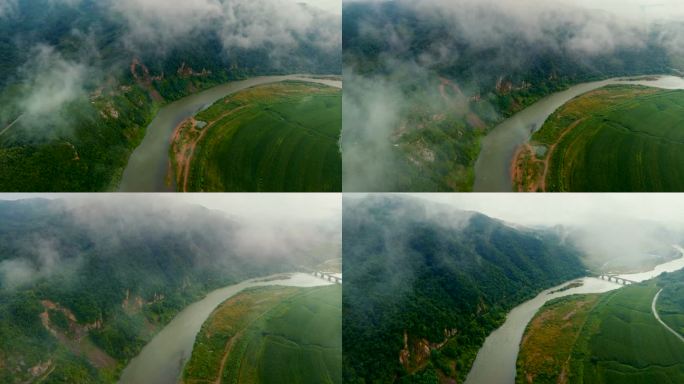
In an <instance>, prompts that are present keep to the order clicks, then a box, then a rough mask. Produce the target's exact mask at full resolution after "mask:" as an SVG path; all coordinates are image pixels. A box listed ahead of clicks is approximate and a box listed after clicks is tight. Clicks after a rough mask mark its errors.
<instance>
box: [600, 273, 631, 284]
mask: <svg viewBox="0 0 684 384" xmlns="http://www.w3.org/2000/svg"><path fill="white" fill-rule="evenodd" d="M598 278H599V279H601V280H608V281H612V282H614V283H617V284H622V285H630V284H636V283H638V282H637V281H634V280H629V279H625V278H624V277H620V276H618V275H609V274H605V273H604V274H602V275H599V277H598Z"/></svg>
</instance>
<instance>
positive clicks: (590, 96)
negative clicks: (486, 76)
mask: <svg viewBox="0 0 684 384" xmlns="http://www.w3.org/2000/svg"><path fill="white" fill-rule="evenodd" d="M683 113H684V92H682V91H665V90H657V89H653V88H646V87H640V86H610V87H605V88H602V89H599V90H596V91H593V92H589V93H587V94H585V95H583V96H580V97H578V98H576V99H574V100H572V101H570V102H569V103H567V104H566V105H564V106H563V107H561V108H560V109H559V110H558V111H556V112H555V113H554V114H553V115H551V117H549V119H548V120H547V121H546V123H545V124H544V126H543V127H542V129H541V130H539V131H538V132H537V133H535V134H534V135H533V136H532V140H531V142H530V143H529V144H528V145H526V146H525V147H524V148H522V149H521V150H520V151H519V153H518V156H517V159H516V160H515V162H516V168H517V169H516V172H515V176H514V183H515V188H516V189H518V190H525V191H536V190H540V191H582V192H590V191H601V192H606V191H618V192H632V191H634V192H674V191H682V190H684V169H683V168H682V167H679V166H677V164H684V130H682V129H681V127H682V123H683V122H684V119H682V117H681V116H682V114H683Z"/></svg>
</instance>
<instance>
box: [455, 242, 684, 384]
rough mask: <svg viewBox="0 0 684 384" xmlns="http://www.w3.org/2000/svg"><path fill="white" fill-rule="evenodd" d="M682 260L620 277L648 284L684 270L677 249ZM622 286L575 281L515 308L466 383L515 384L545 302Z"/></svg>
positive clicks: (594, 280)
mask: <svg viewBox="0 0 684 384" xmlns="http://www.w3.org/2000/svg"><path fill="white" fill-rule="evenodd" d="M676 248H677V249H678V250H679V251H680V252H681V253H682V257H681V258H679V259H676V260H673V261H670V262H667V263H664V264H660V265H658V266H657V267H655V268H654V269H653V270H651V271H648V272H642V273H633V274H625V275H619V276H620V277H624V278H625V279H628V280H632V281H637V282H641V281H645V280H648V279H652V278H654V277H656V276H658V275H660V274H661V273H663V272H673V271H678V270H680V269H682V268H684V249H682V248H681V247H676ZM578 280H581V281H582V282H583V283H584V284H583V285H582V286H581V287H577V288H572V289H568V290H566V291H563V292H556V293H552V294H550V292H552V291H555V290H557V289H559V288H561V287H564V286H565V285H567V284H569V283H571V282H573V281H578ZM621 287H623V286H622V285H619V284H617V283H612V282H609V281H606V280H601V279H598V278H593V277H585V278H582V279H575V280H571V281H568V282H566V283H563V284H561V285H559V286H557V287H553V288H550V289H547V290H546V291H544V292H542V293H540V294H539V295H537V297H535V298H534V299H532V300H529V301H526V302H524V303H523V304H521V305H519V306H517V307H515V308H513V309H512V310H511V311H510V312H509V313H508V315H507V316H506V321H505V322H504V324H503V325H502V326H501V327H499V328H498V329H497V330H495V331H494V332H492V333H491V334H490V335H489V336H488V337H487V339H486V340H485V342H484V344H483V345H482V348H480V351H479V352H478V353H477V357H476V358H475V362H474V363H473V367H472V368H471V369H470V372H469V373H468V377H467V378H466V384H482V383H487V384H512V383H515V374H516V366H515V363H516V361H517V359H518V351H519V349H520V341H521V340H522V337H523V334H524V333H525V328H526V327H527V324H528V323H529V322H530V321H531V320H532V318H533V317H534V315H535V314H536V313H537V311H538V310H539V308H541V307H542V306H543V305H544V303H546V302H547V301H549V300H551V299H555V298H558V297H563V296H568V295H574V294H582V293H603V292H608V291H612V290H614V289H618V288H621Z"/></svg>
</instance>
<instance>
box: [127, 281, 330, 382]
mask: <svg viewBox="0 0 684 384" xmlns="http://www.w3.org/2000/svg"><path fill="white" fill-rule="evenodd" d="M329 284H331V283H330V282H328V281H327V280H324V279H322V278H319V277H315V276H313V275H309V274H304V273H294V274H291V275H290V278H289V279H283V278H280V279H276V280H271V279H270V278H268V277H266V278H258V279H252V280H247V281H243V282H242V283H239V284H235V285H231V286H228V287H224V288H220V289H217V290H215V291H212V292H211V293H209V294H208V295H207V296H206V297H205V298H204V299H202V300H200V301H197V302H195V303H193V304H191V305H189V306H188V307H187V308H185V309H184V310H182V311H181V312H180V313H179V314H178V315H176V317H174V319H173V320H171V322H170V323H169V324H168V325H167V326H166V327H164V329H162V330H161V332H159V333H158V334H157V335H156V336H155V337H154V338H153V339H152V340H151V341H150V342H149V343H147V345H145V347H144V348H143V349H142V351H141V352H140V354H139V355H138V356H136V357H135V358H134V359H133V360H131V361H130V363H129V364H128V366H126V368H125V369H124V371H123V372H122V374H121V378H120V381H119V382H120V383H126V384H173V383H176V382H178V379H179V378H180V374H181V370H182V368H183V365H184V364H185V362H186V361H187V360H188V359H189V358H190V356H191V355H192V347H193V344H194V343H195V336H196V335H197V333H198V332H199V330H200V328H201V327H202V324H203V323H204V321H205V320H206V319H207V318H208V317H209V315H210V314H211V313H212V312H213V311H214V309H215V308H216V307H218V305H219V304H221V303H222V302H224V301H225V300H226V299H228V298H230V297H232V296H234V295H236V294H237V293H239V292H240V291H242V290H244V289H246V288H251V287H262V286H269V285H281V286H291V287H316V286H323V285H329Z"/></svg>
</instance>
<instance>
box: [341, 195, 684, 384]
mask: <svg viewBox="0 0 684 384" xmlns="http://www.w3.org/2000/svg"><path fill="white" fill-rule="evenodd" d="M509 196H510V195H504V196H501V195H485V196H470V195H467V196H451V195H441V194H436V195H426V194H416V195H401V196H399V195H393V196H387V195H367V196H354V197H345V198H344V200H343V203H344V215H343V231H344V234H345V235H344V238H343V250H344V253H343V257H344V260H345V263H344V266H343V267H344V273H345V294H344V296H343V313H344V317H343V325H342V327H343V337H344V340H345V358H344V360H343V375H344V380H345V381H346V382H359V383H371V382H372V383H431V384H436V383H444V384H446V383H466V384H471V383H472V384H479V383H493V384H510V383H514V382H516V380H518V382H526V381H520V380H525V378H527V377H532V378H535V379H534V381H531V382H541V383H544V382H554V383H555V382H557V381H558V379H559V378H562V377H566V376H567V377H570V376H568V375H570V374H569V373H568V372H572V369H574V368H572V367H571V366H570V365H568V364H570V363H568V362H567V356H563V354H567V353H570V351H571V350H572V346H571V345H568V344H567V343H574V342H575V340H576V339H578V337H579V336H578V335H579V334H580V333H581V332H583V329H585V328H584V327H583V325H582V322H588V321H590V320H588V319H591V316H593V313H594V312H593V311H594V308H595V307H597V306H598V305H599V304H597V303H601V302H602V300H604V299H603V298H604V297H607V296H609V295H612V294H613V293H615V295H618V294H622V293H621V292H631V291H630V290H633V289H636V287H642V286H649V287H651V288H653V287H656V285H654V284H656V283H655V282H658V283H657V284H658V286H659V288H657V289H655V290H651V291H649V292H648V293H647V294H646V296H648V297H647V299H648V300H647V302H644V305H646V306H647V307H646V308H647V310H648V312H647V313H648V314H649V315H650V316H651V318H652V320H653V322H654V323H655V324H659V323H658V322H657V320H656V318H655V317H654V316H653V314H652V313H651V305H652V302H653V299H654V295H655V294H656V293H657V292H658V291H659V289H660V288H663V287H665V286H664V285H663V284H661V283H660V282H662V281H664V280H663V279H669V283H668V286H667V287H665V288H664V289H663V290H662V292H661V294H660V296H659V299H658V301H657V306H658V307H659V309H658V314H659V316H660V317H661V319H662V321H663V322H664V323H665V324H667V325H668V327H670V328H672V330H676V332H682V329H684V328H683V326H684V320H683V319H684V316H683V315H682V313H684V312H682V301H681V290H682V288H683V287H684V285H682V283H681V280H680V278H681V276H682V274H683V273H684V272H682V270H683V268H684V249H683V248H682V247H681V245H680V244H682V241H684V240H683V239H684V228H683V227H682V226H681V223H680V222H679V221H678V219H677V218H674V219H672V220H673V221H671V226H667V227H661V226H660V224H662V223H660V224H656V222H654V221H649V220H637V221H634V222H632V221H631V220H633V218H625V217H624V216H622V214H623V213H624V212H626V211H628V209H625V208H623V209H622V210H618V211H619V212H620V214H616V215H615V219H611V220H609V221H608V222H602V220H605V219H606V217H612V216H611V215H613V214H612V213H608V214H602V215H601V216H599V215H597V214H596V212H595V211H594V209H595V207H596V206H595V205H585V206H584V208H578V207H579V206H581V204H589V203H587V198H583V199H580V200H577V201H580V203H577V201H575V202H573V200H572V199H566V198H567V196H566V195H554V196H552V197H549V199H552V200H556V199H557V200H556V201H558V200H562V201H567V203H566V204H558V205H556V206H557V207H558V208H549V205H544V204H540V206H535V205H534V204H522V205H521V206H520V207H512V206H509V205H507V204H506V202H518V201H520V200H519V199H517V198H514V197H512V196H510V197H509ZM625 198H626V199H627V201H630V200H629V199H630V198H629V197H625ZM638 198H643V199H645V201H643V202H642V203H643V204H646V205H647V206H648V204H650V203H652V202H653V200H651V199H648V198H645V197H638ZM508 199H510V200H508ZM591 199H595V200H591V201H592V202H596V203H598V204H600V202H604V203H605V202H606V200H603V199H602V197H597V198H594V197H591ZM464 201H466V202H467V201H469V202H470V204H469V203H464ZM473 201H475V202H477V203H476V204H479V206H480V207H483V206H484V207H491V206H496V207H497V209H501V210H499V211H498V212H502V211H503V212H510V211H517V212H519V213H518V214H513V216H512V217H518V218H520V217H529V215H535V216H534V217H535V218H536V217H537V216H536V215H542V216H545V215H546V216H545V220H548V221H547V223H553V224H545V225H541V224H536V225H520V224H513V223H511V222H508V221H505V220H499V219H495V218H492V217H488V216H485V215H484V214H481V213H478V212H477V211H468V210H463V209H464V207H469V206H473V205H475V204H473V203H472V202H473ZM531 201H538V200H531ZM475 206H478V205H475ZM587 206H589V207H591V209H586V207H587ZM457 207H458V208H457ZM498 207H504V208H498ZM537 209H539V210H537ZM574 209H577V210H583V212H582V213H579V214H578V215H581V216H573V217H574V220H578V217H584V219H583V220H582V221H579V222H583V223H584V224H582V225H580V226H577V224H574V225H568V226H567V227H566V226H564V225H562V224H559V221H556V220H557V216H556V215H559V216H562V215H564V214H565V212H568V211H570V212H572V211H573V210H574ZM549 211H550V212H549ZM540 212H543V213H540ZM504 215H505V214H504ZM584 215H586V216H584ZM508 217H511V216H508ZM651 219H653V218H651ZM530 220H531V221H533V220H535V219H533V218H531V219H530ZM585 220H586V221H585ZM612 220H616V221H612ZM596 222H601V224H598V225H597V226H592V227H591V228H590V229H586V231H585V229H584V228H582V226H583V225H587V223H596ZM575 223H577V221H575ZM631 228H634V229H631ZM613 230H615V231H616V233H611V231H613ZM634 231H636V232H638V233H639V235H637V234H636V233H635V232H634ZM598 234H600V236H598ZM642 235H643V237H642ZM630 237H631V238H632V240H634V241H633V242H632V241H630V240H627V239H628V238H630ZM666 239H672V243H669V242H668V243H663V241H666ZM597 243H602V245H601V246H599V245H597ZM607 245H610V246H608V247H604V246H607ZM622 245H624V246H625V247H624V248H621V247H622ZM616 258H620V259H622V260H620V262H619V263H618V262H616V260H615V259H616ZM590 266H596V267H590ZM578 295H581V300H578V301H574V298H575V297H580V296H578ZM646 296H644V297H646ZM568 297H570V298H568ZM630 302H634V303H636V302H637V298H636V297H630V298H625V301H624V302H623V303H622V304H620V308H621V307H624V306H625V304H627V303H630ZM639 305H641V304H639ZM549 306H553V307H554V308H556V309H557V312H555V313H546V312H545V308H546V307H549ZM618 317H620V318H623V317H624V316H622V315H618ZM573 319H577V321H578V322H579V323H574V321H575V320H573ZM551 321H556V322H557V323H551ZM659 326H660V330H661V331H662V333H664V334H669V335H670V336H672V338H673V339H674V340H679V339H678V338H677V337H674V335H673V334H672V332H671V331H670V330H668V329H667V328H666V327H663V326H662V325H661V324H659ZM526 328H528V333H526ZM530 328H537V329H539V330H541V332H542V334H541V335H539V336H538V337H536V336H534V335H530V334H529V329H530ZM614 329H616V327H615V326H611V330H613V332H618V331H617V330H614ZM619 332H621V334H625V335H633V337H640V336H638V335H639V333H640V331H639V330H638V329H637V328H631V326H630V325H624V327H623V329H622V330H621V331H619ZM600 334H605V332H601V333H600ZM630 337H632V336H630ZM658 342H660V341H658V340H655V341H654V343H658ZM606 345H614V348H615V349H620V348H622V347H624V345H623V344H620V343H616V342H614V341H607V342H606ZM635 345H636V344H635ZM683 346H684V344H683ZM623 349H624V350H628V349H629V348H623ZM632 350H633V352H631V353H633V354H634V355H635V356H638V355H639V354H640V353H642V351H640V350H639V348H637V347H635V348H632ZM623 352H625V351H622V352H621V353H623ZM643 353H644V354H646V353H648V351H643ZM662 353H663V354H665V355H667V353H668V352H662ZM607 356H608V355H607ZM648 358H649V357H647V356H645V357H644V359H648ZM608 359H609V358H608V357H606V361H608ZM670 359H671V360H672V361H678V362H679V363H681V361H684V360H681V359H680V358H679V357H677V355H676V354H675V355H671V357H670ZM516 360H517V361H518V363H517V364H516ZM578 361H581V364H590V361H591V359H589V358H588V357H587V356H584V357H583V358H578ZM669 361H670V360H668V362H667V363H665V362H664V363H663V366H670V364H669ZM679 363H678V364H679ZM521 364H524V365H525V366H526V367H529V368H528V369H527V370H525V371H524V372H522V373H521V372H520V369H521V368H520V366H521ZM652 365H654V366H657V365H658V364H657V363H655V362H654V363H652ZM673 369H675V368H673ZM676 369H678V368H676ZM516 371H518V372H517V376H516ZM553 375H556V376H555V378H554V379H550V380H546V381H545V379H544V378H547V377H551V376H553ZM516 377H517V379H516ZM635 380H636V379H635ZM644 380H645V379H643V378H642V379H641V381H638V380H636V381H633V382H644ZM654 380H655V381H654V382H663V383H670V382H671V381H667V380H666V379H664V378H662V377H660V378H659V379H657V380H656V379H654ZM560 381H561V382H566V381H563V380H560ZM571 382H572V381H571ZM584 382H595V381H589V380H588V379H587V380H585V381H584ZM596 382H610V383H612V382H615V378H612V379H611V380H603V381H601V380H600V379H599V380H598V381H596Z"/></svg>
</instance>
